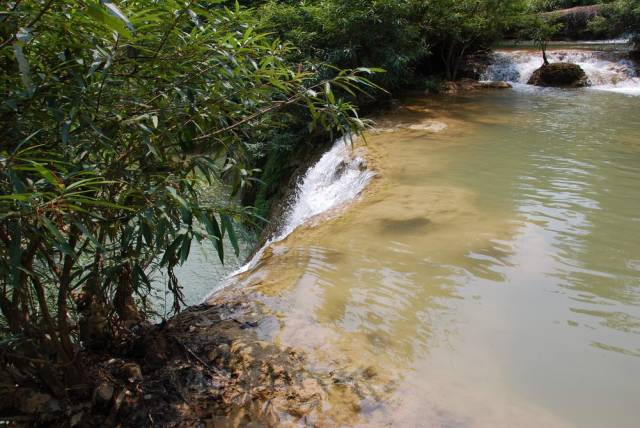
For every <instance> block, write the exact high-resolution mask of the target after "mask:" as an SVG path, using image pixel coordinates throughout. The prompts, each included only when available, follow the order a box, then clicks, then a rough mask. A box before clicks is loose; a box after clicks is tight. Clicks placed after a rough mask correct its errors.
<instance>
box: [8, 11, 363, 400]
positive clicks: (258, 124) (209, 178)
mask: <svg viewBox="0 0 640 428" xmlns="http://www.w3.org/2000/svg"><path fill="white" fill-rule="evenodd" d="M3 21H4V22H3V27H2V28H3V34H2V50H1V51H0V62H1V63H2V68H3V70H6V73H3V74H2V77H1V80H0V91H1V93H2V98H3V102H2V106H1V107H0V115H1V116H2V119H3V123H5V124H11V126H5V127H3V129H2V130H0V135H1V137H0V138H1V140H2V147H1V148H0V189H1V195H0V240H1V241H2V245H1V246H0V278H1V280H0V281H1V282H0V310H1V313H2V318H1V321H0V329H1V336H2V354H1V355H0V358H2V360H3V362H4V363H5V364H7V363H8V364H11V365H12V366H14V367H16V368H17V369H18V370H20V371H23V372H24V373H31V374H33V375H34V376H36V377H37V378H38V379H39V380H40V381H42V382H43V383H44V384H46V385H47V387H48V388H49V389H50V390H51V391H53V392H54V393H56V395H64V394H65V388H64V386H65V385H69V384H71V385H75V384H78V383H79V382H80V381H81V380H82V379H81V376H82V370H81V367H80V366H81V364H80V361H78V360H77V350H78V347H77V345H79V344H82V345H83V346H85V347H87V346H104V345H105V344H107V343H109V341H110V340H113V339H114V338H115V337H117V336H118V334H119V332H120V330H121V329H126V328H127V327H129V326H131V325H132V324H134V323H136V322H139V321H140V320H141V319H143V318H144V317H145V315H146V314H147V313H149V309H150V308H149V306H148V305H147V297H148V295H149V293H150V292H151V291H152V287H151V279H150V278H151V275H152V274H153V272H154V271H156V270H157V269H160V268H161V269H164V270H165V271H166V272H167V273H168V278H169V281H168V284H167V289H168V292H169V297H170V298H172V299H173V308H174V309H175V310H179V308H180V303H181V291H180V287H179V285H178V284H177V280H176V278H175V276H174V275H173V269H174V267H175V266H176V265H178V264H180V263H183V262H184V261H185V260H186V259H187V257H188V256H189V251H190V248H191V243H192V241H203V240H210V241H212V243H213V245H214V246H215V248H216V249H217V251H218V252H219V253H220V255H221V256H222V252H223V248H224V247H223V245H222V240H223V239H224V238H225V236H227V237H228V238H229V239H230V240H231V242H232V244H233V245H234V246H235V247H236V248H237V242H236V240H235V237H234V229H233V225H232V223H233V221H234V219H236V218H239V217H242V216H245V215H246V213H245V210H244V209H243V208H242V207H239V206H237V205H236V204H234V202H233V201H234V198H233V195H234V194H236V193H237V192H239V191H240V190H241V189H242V188H243V187H245V186H247V185H248V183H250V182H251V181H252V180H254V172H255V171H254V170H253V168H252V161H253V159H252V158H253V156H255V152H256V151H259V150H260V148H259V147H257V145H256V142H260V141H262V140H263V137H262V134H264V133H272V132H274V130H275V129H277V128H279V127H281V126H283V125H284V124H286V122H287V118H288V117H289V116H290V115H291V114H293V113H295V112H296V111H297V110H299V109H304V110H305V111H306V112H307V113H306V114H307V116H308V118H309V119H308V125H309V126H308V132H314V131H315V130H316V128H321V129H323V130H324V131H329V132H336V133H339V134H344V133H347V132H353V131H356V132H357V131H358V130H359V129H361V127H362V125H363V123H362V121H360V120H359V119H358V117H357V114H356V112H355V109H354V108H353V106H352V105H351V104H350V103H349V102H346V101H344V100H343V99H341V98H339V97H337V96H336V95H334V92H333V88H334V87H338V88H340V87H341V88H342V89H343V91H348V92H354V91H357V90H359V88H363V87H366V86H367V85H369V86H370V84H369V82H368V81H367V80H366V79H365V78H364V77H363V76H362V75H363V74H368V73H369V72H368V70H363V69H360V70H355V71H337V70H334V73H333V74H332V75H330V76H328V77H327V78H326V79H324V80H320V79H318V77H317V75H316V73H315V72H314V71H313V70H310V69H308V68H306V67H296V68H293V67H292V66H291V65H290V64H289V63H287V62H286V61H285V59H284V58H285V57H287V56H288V55H289V53H290V51H291V49H292V47H291V46H290V45H289V44H287V43H284V42H282V41H280V40H278V39H275V38H268V37H266V36H265V35H264V34H261V33H259V32H257V31H256V28H255V25H254V23H253V21H252V19H251V18H250V16H249V15H248V14H247V13H245V12H243V11H242V10H240V9H239V8H238V9H234V10H229V9H226V8H219V7H209V8H206V7H203V6H198V5H196V4H194V3H193V2H191V3H184V2H179V1H163V2H162V4H161V5H160V4H156V3H155V2H152V1H146V0H140V1H130V2H122V4H121V5H120V7H116V5H115V4H113V3H111V2H102V3H98V2H94V1H92V0H86V1H82V2H75V1H57V2H52V1H47V2H39V1H23V2H20V3H14V4H13V6H12V7H10V9H9V10H8V11H7V13H5V16H3ZM354 93H355V92H354ZM297 114H299V113H297ZM220 180H223V181H224V182H225V183H229V184H230V186H229V192H228V196H226V197H225V196H224V194H223V195H220V194H219V195H214V196H215V197H212V196H211V195H210V194H209V192H206V189H207V185H208V184H211V183H212V182H216V181H217V182H220ZM58 369H61V370H58ZM59 373H62V374H63V377H62V378H59V377H58V375H59Z"/></svg>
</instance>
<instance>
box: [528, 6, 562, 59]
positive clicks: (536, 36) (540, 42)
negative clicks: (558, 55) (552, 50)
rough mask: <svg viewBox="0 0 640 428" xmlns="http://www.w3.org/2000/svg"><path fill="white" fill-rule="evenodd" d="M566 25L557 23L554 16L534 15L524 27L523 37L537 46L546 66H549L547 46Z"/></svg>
mask: <svg viewBox="0 0 640 428" xmlns="http://www.w3.org/2000/svg"><path fill="white" fill-rule="evenodd" d="M563 26H564V25H563V24H562V23H560V22H555V20H554V17H553V16H540V15H534V16H532V17H530V19H529V21H528V22H527V23H526V24H525V25H524V28H523V30H522V34H521V36H522V37H523V38H525V39H528V40H532V41H533V43H534V44H535V46H536V47H537V48H538V49H540V51H541V52H542V59H543V61H544V64H549V61H548V60H547V46H548V45H549V42H550V41H551V39H552V38H553V36H554V35H556V34H557V33H558V32H559V31H560V30H561V29H562V27H563Z"/></svg>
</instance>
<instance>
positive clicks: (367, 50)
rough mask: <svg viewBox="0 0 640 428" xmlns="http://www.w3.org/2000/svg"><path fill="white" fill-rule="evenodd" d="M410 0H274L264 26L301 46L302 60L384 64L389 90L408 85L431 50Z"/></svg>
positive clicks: (384, 81) (384, 80)
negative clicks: (302, 0) (415, 69)
mask: <svg viewBox="0 0 640 428" xmlns="http://www.w3.org/2000/svg"><path fill="white" fill-rule="evenodd" d="M417 4H418V2H415V1H407V0H375V1H374V0H353V1H348V2H345V1H341V0H315V1H313V0H312V1H304V2H299V1H277V0H271V1H269V2H268V3H267V4H265V5H264V6H263V7H262V9H261V20H260V25H261V27H262V28H263V29H264V30H265V31H270V32H274V33H276V34H278V35H279V36H280V37H281V38H282V39H284V40H289V41H291V42H292V43H293V44H294V45H296V46H298V47H299V48H300V50H299V52H298V54H297V55H296V56H295V57H294V58H293V60H294V61H297V62H312V63H328V64H331V65H334V66H337V67H348V68H356V67H380V68H383V69H384V70H385V71H386V73H384V74H381V75H379V76H377V78H378V80H377V82H378V83H380V84H381V85H382V86H384V87H386V88H388V89H394V88H398V87H401V86H403V85H405V84H406V83H407V81H408V79H409V78H410V76H411V75H412V65H413V64H414V63H415V61H416V60H417V59H419V58H421V57H422V56H424V55H425V54H426V53H427V46H426V43H425V40H424V38H423V37H422V32H421V23H420V22H419V18H420V17H419V16H418V15H417V14H416V10H417Z"/></svg>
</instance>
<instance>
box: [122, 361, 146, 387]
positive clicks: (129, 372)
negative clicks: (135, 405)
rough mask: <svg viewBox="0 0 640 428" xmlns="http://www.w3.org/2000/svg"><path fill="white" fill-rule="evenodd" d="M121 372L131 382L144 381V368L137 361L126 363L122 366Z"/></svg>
mask: <svg viewBox="0 0 640 428" xmlns="http://www.w3.org/2000/svg"><path fill="white" fill-rule="evenodd" d="M120 374H121V375H122V376H123V377H125V378H126V379H127V380H129V382H141V381H142V369H141V368H140V366H139V365H138V364H136V363H125V364H123V365H122V367H120Z"/></svg>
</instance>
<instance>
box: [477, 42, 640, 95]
mask: <svg viewBox="0 0 640 428" xmlns="http://www.w3.org/2000/svg"><path fill="white" fill-rule="evenodd" d="M547 56H548V57H549V61H550V62H572V63H575V64H578V65H579V66H580V67H582V69H583V70H584V72H585V73H586V74H587V77H588V78H589V82H590V84H591V87H590V88H591V89H596V90H602V91H611V92H620V93H625V94H631V95H640V77H639V76H638V72H637V70H636V66H635V64H634V63H633V62H632V61H630V60H628V59H625V58H620V57H619V55H617V54H616V53H612V52H602V51H588V50H577V49H576V50H556V51H550V52H548V53H547ZM540 66H542V56H541V55H540V53H539V52H535V51H497V52H496V53H495V54H494V56H493V62H492V64H491V65H490V66H489V67H488V68H487V70H486V72H485V74H484V75H483V76H482V80H488V81H505V82H511V83H515V84H520V85H521V84H526V83H527V82H528V81H529V79H530V78H531V75H533V72H534V71H535V70H537V69H538V68H540ZM520 85H517V86H516V87H520Z"/></svg>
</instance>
